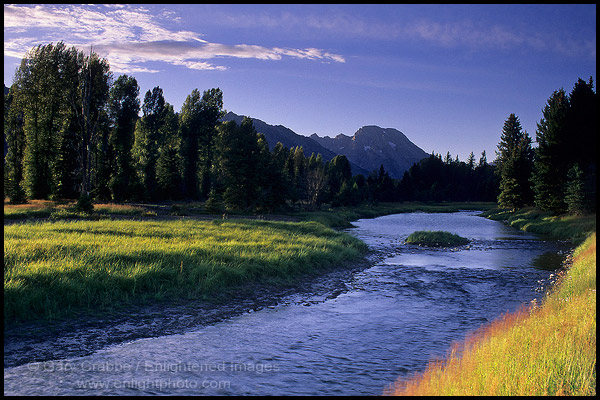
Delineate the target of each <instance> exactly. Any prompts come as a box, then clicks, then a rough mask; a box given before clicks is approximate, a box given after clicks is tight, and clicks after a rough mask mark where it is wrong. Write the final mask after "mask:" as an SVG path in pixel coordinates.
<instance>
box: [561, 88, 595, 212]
mask: <svg viewBox="0 0 600 400" xmlns="http://www.w3.org/2000/svg"><path fill="white" fill-rule="evenodd" d="M597 110H598V103H597V95H596V93H595V92H594V84H593V80H592V78H591V77H590V79H589V81H588V82H587V83H586V82H585V81H584V80H583V79H581V78H579V79H578V80H577V83H575V86H574V87H573V90H572V91H571V94H570V95H569V113H568V117H567V120H568V129H569V137H570V141H569V144H570V145H571V148H570V154H571V156H570V161H571V162H572V163H573V164H577V165H578V168H579V169H580V170H581V180H582V182H583V183H582V185H583V187H582V191H583V203H584V204H585V205H584V207H585V209H586V210H587V211H589V212H595V210H596V152H597V135H598V133H597V132H598V131H597V126H598V122H597Z"/></svg>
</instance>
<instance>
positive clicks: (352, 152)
mask: <svg viewBox="0 0 600 400" xmlns="http://www.w3.org/2000/svg"><path fill="white" fill-rule="evenodd" d="M310 138H311V139H313V140H314V141H315V142H317V143H319V144H321V145H322V146H323V147H326V148H327V149H329V150H331V151H333V152H334V153H337V154H343V155H345V156H346V157H347V158H348V160H349V161H350V162H353V163H356V164H357V165H358V166H359V167H361V168H363V169H365V170H367V171H373V170H378V169H379V167H380V166H381V165H383V168H384V169H385V170H386V171H387V172H389V174H390V176H391V177H392V178H395V179H401V178H402V175H403V174H404V171H406V170H407V169H409V168H410V167H411V166H412V165H413V164H414V163H416V162H418V161H419V160H421V159H423V158H426V157H428V156H429V154H427V153H426V152H425V151H423V150H422V149H421V148H420V147H418V146H417V145H415V144H414V143H413V142H411V141H410V140H409V139H408V138H407V137H406V136H405V135H404V134H403V133H402V132H400V131H399V130H396V129H393V128H380V127H378V126H375V125H368V126H363V127H362V128H360V129H359V130H358V131H356V133H355V134H354V136H352V137H350V136H347V135H343V134H339V135H337V136H336V137H335V138H330V137H319V136H317V135H316V134H312V135H311V136H310Z"/></svg>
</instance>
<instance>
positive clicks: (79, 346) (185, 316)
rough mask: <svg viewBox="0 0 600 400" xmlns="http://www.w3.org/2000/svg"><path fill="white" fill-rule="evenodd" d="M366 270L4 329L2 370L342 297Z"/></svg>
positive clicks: (349, 268)
mask: <svg viewBox="0 0 600 400" xmlns="http://www.w3.org/2000/svg"><path fill="white" fill-rule="evenodd" d="M370 266H371V262H370V261H368V260H367V258H366V256H364V257H363V258H362V259H359V260H357V261H354V262H350V263H348V264H344V265H338V266H335V267H332V268H329V269H327V270H323V271H321V272H320V273H319V274H310V275H307V276H303V277H302V278H299V279H298V280H297V281H296V282H293V283H290V284H287V285H286V286H274V285H272V284H267V283H253V284H251V285H239V286H236V287H232V288H230V289H228V290H227V291H226V292H225V293H224V294H222V295H221V296H220V300H217V301H209V300H202V299H198V300H176V301H173V300H170V301H161V302H154V303H152V304H145V305H140V306H139V309H137V310H136V313H135V314H132V313H131V311H130V310H119V311H114V312H111V313H110V314H108V313H104V314H100V315H90V314H89V313H86V314H80V315H79V316H78V317H76V318H69V319H61V320H53V321H40V320H36V321H30V322H23V323H20V324H18V325H14V326H10V327H8V328H7V327H5V330H4V368H11V367H16V366H19V365H23V364H27V363H30V362H44V361H49V360H54V359H65V358H74V357H81V356H86V355H89V354H92V353H94V352H96V351H98V350H101V349H103V348H106V347H109V346H112V345H117V344H119V343H125V342H129V341H134V340H138V339H142V338H151V337H158V336H164V335H169V334H182V333H185V332H189V331H192V330H193V329H195V328H198V327H201V326H206V325H210V324H214V323H217V322H220V321H224V320H226V319H229V318H233V317H236V316H238V315H242V314H244V313H251V312H255V311H258V310H260V309H263V308H268V307H275V306H276V305H277V304H280V303H281V301H283V300H284V299H286V298H290V299H291V298H292V297H294V296H300V297H301V298H302V297H307V296H315V295H320V296H323V297H324V298H323V299H322V301H325V300H327V299H329V298H331V297H332V296H333V297H336V296H337V295H339V294H340V293H342V292H343V290H345V284H344V282H346V281H347V280H348V279H349V278H351V277H352V275H353V274H355V273H357V272H360V271H362V270H364V269H367V268H369V267H370ZM300 301H302V299H300ZM134 307H138V306H134Z"/></svg>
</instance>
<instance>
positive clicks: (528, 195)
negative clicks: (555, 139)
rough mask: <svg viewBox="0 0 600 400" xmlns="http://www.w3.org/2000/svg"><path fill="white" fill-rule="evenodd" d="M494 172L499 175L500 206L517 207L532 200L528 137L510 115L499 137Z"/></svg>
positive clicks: (512, 115) (531, 156) (531, 152)
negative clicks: (495, 169)
mask: <svg viewBox="0 0 600 400" xmlns="http://www.w3.org/2000/svg"><path fill="white" fill-rule="evenodd" d="M496 155H497V158H496V165H497V166H498V169H497V172H498V174H499V176H500V194H499V197H498V203H499V205H500V206H501V207H507V208H510V209H518V208H521V207H523V206H524V205H526V204H530V203H531V202H532V200H533V192H532V191H531V189H530V183H529V180H530V178H531V171H532V168H533V150H532V148H531V139H530V138H529V135H528V134H527V132H526V131H523V130H522V128H521V123H520V121H519V118H518V117H517V116H516V115H515V114H510V115H509V117H508V119H507V120H506V122H505V123H504V127H503V129H502V135H501V137H500V143H499V144H498V151H497V152H496Z"/></svg>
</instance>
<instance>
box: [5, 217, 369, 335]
mask: <svg viewBox="0 0 600 400" xmlns="http://www.w3.org/2000/svg"><path fill="white" fill-rule="evenodd" d="M365 251H366V245H364V244H363V243H362V242H360V241H359V240H358V239H355V238H353V237H351V236H349V235H347V234H343V233H339V232H336V231H334V230H332V229H330V228H326V227H325V226H323V225H320V224H317V223H314V222H301V223H289V222H272V221H248V220H227V221H181V220H178V221H160V222H159V221H106V220H104V221H59V222H52V223H51V222H43V223H26V224H14V225H6V226H5V227H4V319H5V323H6V322H7V321H8V322H14V321H22V320H27V319H37V318H51V317H60V316H68V315H70V314H72V313H73V312H75V311H77V310H82V309H83V310H100V309H108V310H110V309H111V308H112V307H117V306H119V305H123V304H127V302H129V301H133V300H136V301H139V300H153V299H165V298H177V299H185V298H199V297H204V298H210V296H212V295H215V294H218V293H220V292H222V291H224V290H227V289H231V288H234V287H236V285H245V284H249V283H254V282H269V283H273V284H282V283H286V282H291V281H293V280H294V279H297V278H298V277H300V276H303V275H306V274H311V273H315V272H317V271H319V270H321V269H323V268H328V267H332V266H335V265H338V264H339V263H343V262H347V261H349V260H353V259H357V258H359V257H360V256H362V255H363V254H364V252H365Z"/></svg>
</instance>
